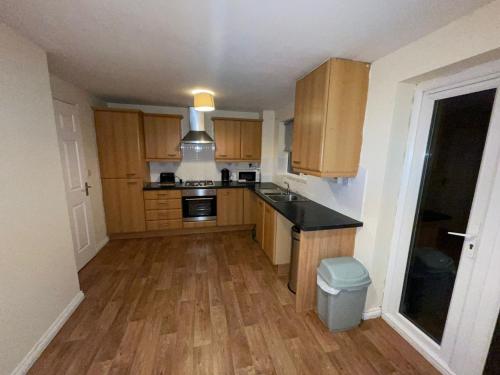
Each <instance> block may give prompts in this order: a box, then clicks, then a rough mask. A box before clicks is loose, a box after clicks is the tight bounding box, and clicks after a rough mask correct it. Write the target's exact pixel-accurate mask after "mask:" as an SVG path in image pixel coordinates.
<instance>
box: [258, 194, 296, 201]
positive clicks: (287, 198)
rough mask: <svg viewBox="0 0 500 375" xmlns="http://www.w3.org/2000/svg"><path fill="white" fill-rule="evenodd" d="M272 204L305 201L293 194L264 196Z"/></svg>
mask: <svg viewBox="0 0 500 375" xmlns="http://www.w3.org/2000/svg"><path fill="white" fill-rule="evenodd" d="M266 195H267V197H268V198H269V199H270V200H272V201H273V202H304V201H305V199H304V198H302V197H300V196H298V195H295V194H266Z"/></svg>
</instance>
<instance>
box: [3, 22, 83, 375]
mask: <svg viewBox="0 0 500 375" xmlns="http://www.w3.org/2000/svg"><path fill="white" fill-rule="evenodd" d="M0 88H1V89H0V119H1V126H0V155H1V156H0V171H2V183H1V184H0V238H1V245H0V374H9V373H11V372H12V371H13V370H14V368H15V367H16V366H17V365H18V364H19V363H20V362H21V361H22V359H23V358H24V357H25V355H26V354H27V353H28V352H29V351H30V350H31V349H32V348H33V346H34V345H35V343H36V342H37V341H38V340H39V339H40V338H41V337H42V335H43V334H44V333H45V332H46V331H47V329H48V328H49V327H50V326H51V324H52V323H53V322H54V321H55V320H56V318H57V317H58V316H59V314H60V313H61V312H62V311H63V309H64V308H65V307H66V306H67V305H68V304H69V303H70V301H72V300H73V298H74V297H76V296H77V295H78V294H79V290H80V288H79V284H78V278H77V273H76V265H75V259H74V256H73V244H72V240H71V232H70V227H69V217H68V210H67V207H66V200H65V192H64V183H63V176H62V168H61V162H60V158H59V149H58V145H57V135H56V127H55V121H54V114H53V108H52V96H51V92H50V83H49V73H48V68H47V60H46V55H45V52H44V51H42V50H41V49H40V48H38V47H37V46H35V45H34V44H32V43H31V42H29V41H27V40H26V39H24V38H21V37H20V36H17V35H16V34H15V33H14V32H13V31H12V29H10V28H8V27H7V26H5V25H4V24H0Z"/></svg>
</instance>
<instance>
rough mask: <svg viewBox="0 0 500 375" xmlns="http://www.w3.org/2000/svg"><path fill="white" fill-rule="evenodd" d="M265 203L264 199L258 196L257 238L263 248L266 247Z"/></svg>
mask: <svg viewBox="0 0 500 375" xmlns="http://www.w3.org/2000/svg"><path fill="white" fill-rule="evenodd" d="M264 207H265V203H264V201H263V200H262V199H260V198H258V197H257V209H256V218H255V221H256V225H255V239H256V240H257V243H258V244H259V246H260V247H261V248H263V247H264V215H265V210H264Z"/></svg>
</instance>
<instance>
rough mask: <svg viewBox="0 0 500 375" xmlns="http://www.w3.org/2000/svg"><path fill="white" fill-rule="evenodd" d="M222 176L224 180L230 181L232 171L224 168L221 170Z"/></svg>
mask: <svg viewBox="0 0 500 375" xmlns="http://www.w3.org/2000/svg"><path fill="white" fill-rule="evenodd" d="M220 177H221V180H222V182H229V180H230V177H231V173H230V172H229V169H227V168H223V169H222V170H221V171H220Z"/></svg>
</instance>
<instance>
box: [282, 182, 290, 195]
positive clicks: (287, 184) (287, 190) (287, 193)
mask: <svg viewBox="0 0 500 375" xmlns="http://www.w3.org/2000/svg"><path fill="white" fill-rule="evenodd" d="M283 183H284V184H285V185H286V195H290V184H289V183H288V182H287V181H285V182H283Z"/></svg>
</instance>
